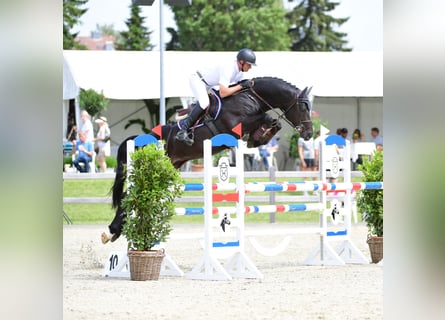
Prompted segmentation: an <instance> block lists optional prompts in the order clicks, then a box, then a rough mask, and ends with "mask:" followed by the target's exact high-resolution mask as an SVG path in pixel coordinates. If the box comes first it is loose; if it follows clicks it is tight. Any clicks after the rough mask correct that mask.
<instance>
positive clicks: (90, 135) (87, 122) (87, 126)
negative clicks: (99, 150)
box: [79, 110, 94, 142]
mask: <svg viewBox="0 0 445 320" xmlns="http://www.w3.org/2000/svg"><path fill="white" fill-rule="evenodd" d="M80 118H81V119H82V125H81V126H80V131H83V132H85V134H86V139H87V141H91V142H92V141H94V131H93V123H92V122H91V116H90V114H89V113H88V112H87V111H86V110H82V112H81V113H80ZM79 138H80V134H79Z"/></svg>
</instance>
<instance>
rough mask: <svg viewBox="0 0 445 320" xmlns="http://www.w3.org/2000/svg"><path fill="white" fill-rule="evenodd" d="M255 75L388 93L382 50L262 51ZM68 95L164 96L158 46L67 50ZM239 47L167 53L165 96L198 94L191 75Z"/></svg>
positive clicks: (319, 90) (321, 91)
mask: <svg viewBox="0 0 445 320" xmlns="http://www.w3.org/2000/svg"><path fill="white" fill-rule="evenodd" d="M256 55H257V64H258V66H257V67H255V68H253V69H252V71H251V72H249V73H248V75H249V77H253V76H274V77H279V78H282V79H284V80H286V81H288V82H290V83H292V84H294V85H296V86H297V87H300V88H304V87H305V86H313V90H312V94H313V95H314V96H320V97H382V96H383V54H382V53H381V52H372V53H364V52H256ZM63 56H64V69H63V73H64V75H63V81H64V86H63V89H64V92H63V97H64V99H72V98H74V97H75V96H76V94H77V92H78V88H84V89H89V88H92V89H95V90H96V91H102V90H103V92H104V95H105V96H106V97H107V98H110V99H120V100H139V99H155V98H159V96H160V85H159V83H160V75H159V69H160V68H159V52H158V51H64V53H63ZM235 56H236V52H183V51H166V52H164V95H165V97H186V96H191V95H192V93H191V91H190V89H189V87H188V76H189V74H190V73H192V72H194V71H195V70H196V69H197V68H199V67H200V66H203V65H206V64H208V63H212V62H214V61H219V60H221V59H225V60H230V59H235Z"/></svg>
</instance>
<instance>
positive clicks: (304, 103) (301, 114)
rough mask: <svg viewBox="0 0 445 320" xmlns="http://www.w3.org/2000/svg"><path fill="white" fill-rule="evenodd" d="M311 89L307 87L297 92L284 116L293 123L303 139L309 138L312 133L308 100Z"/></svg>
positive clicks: (310, 107) (310, 104) (310, 106)
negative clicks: (294, 99)
mask: <svg viewBox="0 0 445 320" xmlns="http://www.w3.org/2000/svg"><path fill="white" fill-rule="evenodd" d="M310 92H311V89H308V88H307V87H306V88H304V90H303V91H300V92H299V93H298V94H297V98H296V101H295V103H294V104H293V105H292V106H291V107H289V109H288V110H285V116H286V118H287V119H288V120H289V121H290V122H291V123H292V124H293V125H294V128H295V129H296V130H297V131H298V132H299V133H300V136H301V137H302V138H303V139H304V140H309V139H310V138H311V137H312V135H313V128H312V120H311V112H312V103H311V101H310V100H309V93H310Z"/></svg>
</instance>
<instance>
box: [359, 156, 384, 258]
mask: <svg viewBox="0 0 445 320" xmlns="http://www.w3.org/2000/svg"><path fill="white" fill-rule="evenodd" d="M358 169H359V170H360V171H361V172H362V173H363V175H364V179H363V181H365V182H367V181H368V182H371V181H376V182H377V181H383V151H376V152H375V153H374V154H373V156H372V157H371V158H370V159H368V158H364V159H363V164H361V165H359V167H358ZM357 208H358V209H359V211H360V212H361V213H362V216H363V221H365V222H366V226H367V227H368V239H367V243H368V245H369V249H370V252H371V260H372V262H373V263H377V262H379V261H380V260H381V259H382V258H383V190H361V191H359V192H358V196H357Z"/></svg>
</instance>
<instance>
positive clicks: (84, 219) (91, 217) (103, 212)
mask: <svg viewBox="0 0 445 320" xmlns="http://www.w3.org/2000/svg"><path fill="white" fill-rule="evenodd" d="M245 180H246V182H252V181H257V182H261V181H262V182H264V181H268V179H267V178H264V179H245ZM201 182H202V179H187V180H186V183H201ZM112 184H113V180H111V179H87V180H83V179H82V180H64V182H63V196H64V197H111V194H110V193H109V192H110V190H111V187H112ZM279 194H280V193H279V192H277V193H276V195H279ZM285 194H286V195H301V194H302V192H286V193H285ZM255 195H256V196H264V197H267V198H268V197H269V193H268V192H256V193H255ZM282 195H284V193H282ZM183 196H203V192H200V191H191V192H184V194H183ZM256 204H258V203H256ZM261 204H267V203H266V202H264V203H261ZM224 205H231V203H228V204H224V203H220V204H217V205H216V206H224ZM245 205H246V206H247V205H255V203H251V202H248V197H246V203H245ZM203 206H204V204H203V203H179V204H178V207H203ZM63 209H64V210H65V212H66V213H67V214H68V216H69V217H70V219H71V220H72V221H73V223H74V224H107V225H108V224H109V223H110V222H111V221H112V220H113V218H114V215H115V213H114V211H113V210H112V208H111V204H64V205H63ZM245 221H246V223H268V222H269V221H270V214H269V213H253V214H246V216H245ZM275 221H276V222H298V223H315V222H318V221H319V215H318V212H315V211H298V212H281V213H276V214H275ZM64 223H65V221H64ZM172 223H173V224H187V223H189V224H201V223H204V216H203V215H188V216H175V217H173V220H172Z"/></svg>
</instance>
